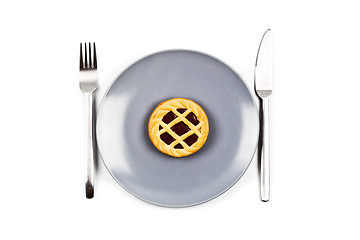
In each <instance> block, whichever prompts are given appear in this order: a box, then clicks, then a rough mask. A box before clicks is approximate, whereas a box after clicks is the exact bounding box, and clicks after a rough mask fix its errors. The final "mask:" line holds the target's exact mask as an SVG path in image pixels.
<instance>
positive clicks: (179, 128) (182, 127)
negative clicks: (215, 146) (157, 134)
mask: <svg viewBox="0 0 360 240" xmlns="http://www.w3.org/2000/svg"><path fill="white" fill-rule="evenodd" d="M170 129H171V130H172V131H173V132H174V133H176V134H177V135H179V136H182V135H184V134H185V133H187V132H188V131H190V128H189V127H188V125H186V124H185V123H184V122H183V121H181V122H178V123H177V124H175V125H174V126H172V127H171V128H170Z"/></svg>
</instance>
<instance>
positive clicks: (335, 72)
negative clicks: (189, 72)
mask: <svg viewBox="0 0 360 240" xmlns="http://www.w3.org/2000/svg"><path fill="white" fill-rule="evenodd" d="M357 2H358V1H345V0H344V1H314V0H311V1H308V0H303V1H296V2H295V1H279V0H277V1H265V0H263V1H260V0H252V1H217V2H215V1H195V0H193V1H186V0H183V1H176V2H175V1H155V0H152V1H143V2H141V1H135V0H134V1H89V0H88V1H59V2H57V3H56V2H55V1H38V0H33V1H11V2H10V1H2V2H1V3H0V25H1V28H0V32H1V37H0V43H1V44H0V81H1V85H0V86H1V93H0V104H1V105H0V106H1V112H2V114H1V118H0V123H1V124H0V141H1V167H0V191H1V193H0V239H30V238H31V239H115V238H117V239H173V240H176V239H181V240H183V239H260V237H262V238H266V239H319V238H320V239H325V237H327V238H328V237H333V238H334V239H340V238H341V239H359V237H360V233H359V230H356V229H355V227H358V225H359V214H360V207H359V199H360V191H359V183H360V174H359V169H360V158H359V151H358V149H359V138H358V136H359V134H360V124H359V123H360V115H359V97H358V95H359V87H360V78H359V77H360V76H359V75H360V74H359V66H360V65H359V64H360V62H359V57H358V56H359V54H360V48H359V42H360V35H359V22H360V15H359V12H358V9H359V8H358V7H357V6H356V5H355V4H356V3H357ZM267 28H272V29H273V32H274V43H275V94H274V96H273V98H272V100H271V107H272V108H271V113H272V129H271V133H272V198H271V201H270V202H268V203H262V202H261V201H260V200H259V180H258V173H257V168H258V166H257V162H256V161H253V163H252V164H251V166H250V168H249V169H248V171H247V172H246V173H245V175H244V176H243V177H242V178H241V180H240V181H239V182H238V183H237V184H236V185H235V186H234V187H233V188H232V189H230V190H229V191H228V192H227V193H225V194H224V195H222V196H220V197H219V198H217V199H215V200H213V201H211V202H208V203H206V204H203V205H200V206H196V207H191V208H183V209H169V208H162V207H157V206H153V205H150V204H148V203H145V202H143V201H141V200H138V199H136V198H135V197H133V196H131V195H130V194H128V193H127V192H126V191H125V190H123V189H122V188H120V187H119V186H118V185H117V184H116V182H115V181H114V180H113V179H112V178H111V176H110V175H109V174H108V173H107V171H106V169H105V167H104V165H103V163H102V162H100V163H99V169H98V172H97V175H96V193H95V198H94V199H92V200H87V199H85V195H84V180H85V160H84V143H85V142H84V134H85V130H84V121H85V116H84V114H85V111H84V99H83V95H82V93H81V92H80V90H79V87H78V78H77V77H78V64H79V63H78V60H79V59H78V58H79V43H80V42H84V41H95V42H96V44H97V50H98V68H99V76H100V87H99V89H98V92H97V94H96V98H97V104H99V102H100V100H101V98H102V96H103V94H104V92H105V90H106V89H107V87H108V86H109V84H110V83H111V82H112V81H113V79H114V78H115V77H116V76H117V75H118V74H119V73H120V72H121V71H122V70H123V69H124V68H126V67H127V66H129V65H130V64H131V63H133V62H134V61H136V60H137V59H139V58H141V57H143V56H145V55H148V54H151V53H153V52H157V51H160V50H166V49H174V48H175V49H179V48H181V49H192V50H198V51H201V52H205V53H208V54H210V55H213V56H215V57H217V58H219V59H222V60H223V61H224V62H226V63H227V64H229V65H230V66H231V67H232V68H234V69H235V70H236V71H237V72H238V73H239V74H240V75H241V76H242V77H243V78H244V79H245V81H246V82H247V84H248V86H249V87H250V88H251V90H252V88H253V75H254V74H253V72H254V63H255V58H256V53H257V48H258V45H259V42H260V39H261V37H262V34H263V33H264V31H265V30H266V29H267ZM252 91H253V90H252Z"/></svg>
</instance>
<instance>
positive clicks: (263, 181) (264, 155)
mask: <svg viewBox="0 0 360 240" xmlns="http://www.w3.org/2000/svg"><path fill="white" fill-rule="evenodd" d="M255 92H256V94H257V95H258V96H259V98H260V99H261V101H260V123H261V130H260V132H261V135H260V140H259V141H260V142H259V157H260V197H261V200H262V201H264V202H267V201H269V199H270V135H269V134H270V133H269V98H270V96H271V94H272V92H273V37H272V31H271V29H268V30H267V31H266V32H265V34H264V35H263V37H262V39H261V42H260V46H259V50H258V54H257V57H256V64H255Z"/></svg>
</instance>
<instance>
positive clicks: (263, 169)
mask: <svg viewBox="0 0 360 240" xmlns="http://www.w3.org/2000/svg"><path fill="white" fill-rule="evenodd" d="M261 110H262V114H261V116H262V117H261V118H262V119H261V137H260V146H261V148H260V195H261V201H263V202H267V201H269V199H270V136H269V98H268V97H267V98H263V99H262V101H261Z"/></svg>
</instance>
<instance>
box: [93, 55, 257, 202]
mask: <svg viewBox="0 0 360 240" xmlns="http://www.w3.org/2000/svg"><path fill="white" fill-rule="evenodd" d="M176 97H181V98H188V99H191V100H193V101H195V102H196V103H198V104H199V105H200V106H201V107H202V108H203V109H204V110H205V112H206V114H207V116H208V119H209V126H210V132H209V136H208V139H207V141H206V143H205V145H204V146H203V147H202V148H201V149H200V150H199V151H198V152H196V153H194V154H192V155H190V156H188V157H183V158H174V157H170V156H168V155H165V154H163V153H161V152H160V151H158V150H157V149H156V148H155V146H153V144H152V142H151V140H150V138H149V136H148V129H147V126H148V120H149V117H150V115H151V113H152V111H153V110H154V109H155V107H156V106H157V105H158V104H159V103H161V102H163V101H164V100H167V99H171V98H176ZM258 119H259V117H258V111H257V108H256V105H255V102H254V99H253V98H252V96H251V94H250V92H249V89H248V88H247V86H246V84H245V83H244V81H243V80H242V79H241V77H240V76H239V75H238V74H236V73H235V72H234V71H233V70H232V69H231V68H229V67H228V66H227V65H225V64H224V63H222V62H221V61H219V60H217V59H215V58H213V57H210V56H208V55H205V54H202V53H198V52H193V51H184V50H175V51H164V52H159V53H156V54H153V55H150V56H148V57H145V58H143V59H141V60H139V61H138V62H136V63H134V64H133V65H131V66H130V67H129V68H128V69H126V70H125V71H124V72H123V73H122V74H120V75H119V76H118V77H117V79H116V80H115V81H114V82H113V84H112V85H111V86H110V88H109V89H108V91H107V93H106V94H105V96H104V99H103V101H102V104H101V107H100V111H99V115H98V120H97V140H98V147H99V150H100V155H101V157H102V159H103V161H104V163H105V165H106V167H107V169H108V170H109V172H110V174H111V175H112V176H113V178H114V179H115V180H116V181H117V182H118V183H119V184H120V185H121V186H122V187H123V188H125V189H126V190H127V191H129V192H130V193H132V194H133V195H135V196H136V197H138V198H140V199H142V200H144V201H147V202H150V203H153V204H156V205H161V206H168V207H186V206H192V205H196V204H200V203H203V202H206V201H209V200H211V199H213V198H215V197H217V196H219V195H220V194H222V193H223V192H225V191H226V190H227V189H229V188H230V187H231V186H232V185H233V184H235V183H236V181H237V180H238V179H239V178H240V177H241V176H242V175H243V174H244V172H245V171H246V169H247V167H248V166H249V164H250V162H251V160H252V157H253V155H254V152H255V149H256V146H257V142H258V136H259V120H258Z"/></svg>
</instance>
